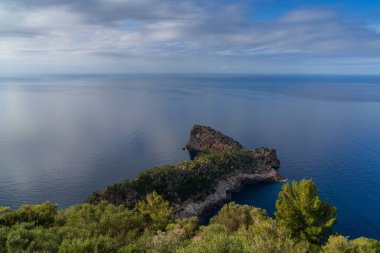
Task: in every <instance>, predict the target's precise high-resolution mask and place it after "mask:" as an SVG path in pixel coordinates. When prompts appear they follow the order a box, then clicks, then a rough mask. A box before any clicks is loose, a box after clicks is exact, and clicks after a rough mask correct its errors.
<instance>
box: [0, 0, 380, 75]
mask: <svg viewBox="0 0 380 253" xmlns="http://www.w3.org/2000/svg"><path fill="white" fill-rule="evenodd" d="M377 2H378V1H373V0H371V1H370V0H368V1H366V0H360V1H359V0H346V1H337V0H320V1H316V0H314V1H311V0H310V1H309V0H277V1H276V0H235V1H233V0H230V1H228V0H0V75H2V74H4V75H10V74H19V73H95V72H96V73H157V72H158V73H183V72H190V73H194V72H210V73H213V72H216V73H326V74H379V73H380V71H379V70H380V3H377Z"/></svg>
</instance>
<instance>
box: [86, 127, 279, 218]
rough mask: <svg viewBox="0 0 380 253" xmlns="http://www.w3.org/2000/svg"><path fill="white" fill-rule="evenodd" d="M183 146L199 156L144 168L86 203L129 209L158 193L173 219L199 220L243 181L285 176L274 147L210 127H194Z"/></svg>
mask: <svg viewBox="0 0 380 253" xmlns="http://www.w3.org/2000/svg"><path fill="white" fill-rule="evenodd" d="M186 148H187V149H188V150H189V151H190V152H192V153H196V154H197V155H196V156H195V158H194V159H193V160H191V161H184V162H183V163H181V164H178V165H175V166H162V167H157V168H152V169H149V170H146V171H144V172H142V173H141V174H140V175H139V176H137V177H136V178H134V179H132V180H130V181H129V180H126V181H124V182H121V183H119V184H115V185H112V186H109V187H107V188H106V190H105V191H103V192H96V193H93V194H92V195H91V196H90V197H89V198H88V200H87V201H88V202H89V203H93V204H97V203H99V202H100V201H101V200H107V201H108V202H111V203H113V204H124V205H126V206H128V207H132V206H134V205H135V204H136V203H137V202H138V201H140V200H143V199H144V198H145V196H146V194H147V193H150V192H153V191H156V192H157V193H158V194H160V195H162V196H163V197H164V198H165V199H167V200H169V201H170V202H171V204H172V205H173V207H174V213H175V216H176V217H177V218H184V217H190V216H197V217H199V218H200V219H202V218H204V217H206V216H207V215H208V214H209V213H210V212H212V211H213V210H215V209H216V208H218V207H220V206H221V205H222V204H224V203H225V202H227V201H228V200H229V199H230V195H231V193H232V192H236V191H239V190H240V189H241V188H242V187H244V186H245V185H247V184H251V183H255V182H265V181H268V182H269V181H284V180H285V178H284V177H282V176H281V175H279V174H278V173H277V171H276V169H277V168H278V167H279V166H280V162H279V160H278V159H277V155H276V150H275V149H270V148H263V147H262V148H256V149H245V148H244V147H243V146H242V145H241V144H240V143H239V142H237V141H236V140H234V139H232V138H230V137H228V136H226V135H224V134H222V133H221V132H218V131H216V130H214V129H212V128H211V127H206V126H200V125H194V126H193V128H192V130H191V132H190V138H189V141H188V143H187V145H186Z"/></svg>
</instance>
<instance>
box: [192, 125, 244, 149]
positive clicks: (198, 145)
mask: <svg viewBox="0 0 380 253" xmlns="http://www.w3.org/2000/svg"><path fill="white" fill-rule="evenodd" d="M186 148H187V149H188V150H190V151H196V152H214V151H222V150H226V149H242V148H243V146H242V145H241V144H240V143H239V142H237V141H235V140H234V139H232V138H231V137H228V136H226V135H224V134H222V133H221V132H218V131H216V130H214V129H212V128H211V127H207V126H200V125H194V126H193V128H192V129H191V132H190V139H189V142H188V143H187V145H186Z"/></svg>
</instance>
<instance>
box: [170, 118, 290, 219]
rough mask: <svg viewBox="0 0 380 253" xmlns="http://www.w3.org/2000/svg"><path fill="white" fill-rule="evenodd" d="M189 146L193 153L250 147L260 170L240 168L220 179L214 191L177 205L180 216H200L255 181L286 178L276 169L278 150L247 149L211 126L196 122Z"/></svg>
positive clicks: (203, 215) (176, 209)
mask: <svg viewBox="0 0 380 253" xmlns="http://www.w3.org/2000/svg"><path fill="white" fill-rule="evenodd" d="M186 148H187V149H188V150H189V151H191V152H202V153H212V152H218V151H223V150H231V149H238V150H249V151H251V152H252V153H253V156H254V157H255V158H256V159H257V163H258V164H257V166H258V167H259V171H260V172H259V173H258V172H255V173H242V172H240V171H239V170H237V171H234V172H232V173H231V174H228V175H226V176H224V177H223V178H220V179H219V180H218V182H217V184H216V187H215V191H214V192H213V193H211V194H208V195H205V196H201V197H199V196H198V197H197V198H193V199H189V200H187V201H186V202H184V203H182V204H181V205H177V206H175V208H174V211H175V215H176V217H177V218H184V217H190V216H197V217H199V218H201V219H202V218H204V217H207V215H208V214H209V213H210V212H212V211H213V210H215V208H217V207H219V206H221V205H222V204H224V203H226V202H227V201H228V200H230V198H231V193H232V192H237V191H239V190H241V189H242V188H243V187H244V186H245V185H248V184H251V183H255V182H274V181H281V182H282V181H286V178H284V177H283V176H281V175H280V174H279V173H278V172H277V171H276V170H275V169H277V168H279V167H280V161H279V160H278V159H277V153H276V150H275V149H271V148H264V147H262V148H256V149H244V147H243V145H241V144H240V143H239V142H238V141H236V140H234V139H232V138H231V137H228V136H226V135H224V134H223V133H221V132H218V131H216V130H214V129H212V128H211V127H207V126H201V125H194V126H193V128H192V129H191V132H190V138H189V142H188V143H187V145H186Z"/></svg>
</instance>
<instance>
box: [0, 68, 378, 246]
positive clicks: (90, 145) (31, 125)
mask: <svg viewBox="0 0 380 253" xmlns="http://www.w3.org/2000/svg"><path fill="white" fill-rule="evenodd" d="M379 112H380V77H370V76H264V75H263V76H250V75H93V76H92V75H76V76H65V75H62V76H33V77H18V78H11V77H8V78H4V77H3V78H0V205H3V206H11V207H13V208H17V207H18V206H19V205H21V204H34V203H40V202H43V201H46V200H48V201H51V202H54V203H57V204H59V206H60V207H67V206H69V205H71V204H75V203H81V202H83V201H84V200H85V198H86V197H87V196H88V195H89V194H90V193H91V192H93V191H96V190H103V189H104V188H105V186H107V185H109V184H113V183H116V182H119V181H121V180H123V179H126V178H132V177H134V176H136V175H137V174H138V173H139V172H140V171H141V170H143V169H146V168H149V167H152V166H158V165H164V164H175V163H178V162H181V161H182V160H185V159H189V154H188V153H187V151H183V150H182V148H183V147H184V146H185V144H186V142H187V139H188V136H189V131H190V129H191V127H192V125H193V124H204V125H209V126H212V127H214V128H216V129H218V130H220V131H222V132H223V133H225V134H227V135H229V136H231V137H233V138H235V139H237V140H238V141H240V142H241V143H242V144H243V145H244V146H246V147H261V146H265V147H272V148H276V149H277V152H278V156H279V159H280V160H281V167H280V169H279V172H280V173H281V174H283V175H284V176H286V177H287V178H289V179H290V180H293V179H302V178H311V179H313V180H314V181H315V182H316V183H317V185H318V187H319V188H320V190H321V192H320V193H321V195H322V196H323V197H326V198H328V199H329V201H330V202H331V203H332V204H333V205H335V206H336V207H337V208H338V215H339V216H338V223H337V225H336V230H337V231H338V232H340V233H342V234H345V235H350V236H351V237H352V238H355V237H358V236H368V237H373V238H377V239H380V233H379V228H380V183H379V182H380V116H379ZM281 186H282V183H266V184H257V185H252V186H249V187H246V188H245V189H244V190H243V191H242V192H240V193H236V194H234V195H233V199H234V201H236V202H238V203H242V204H251V205H254V206H257V207H262V208H265V209H267V210H268V212H269V213H270V214H273V212H274V205H275V200H276V198H277V194H278V191H279V190H280V188H281Z"/></svg>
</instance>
